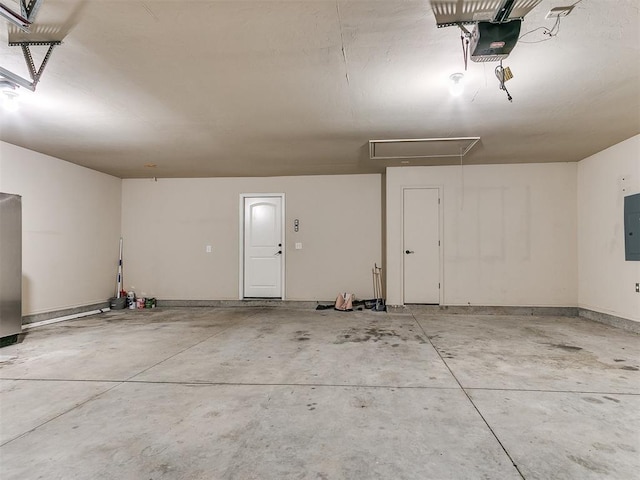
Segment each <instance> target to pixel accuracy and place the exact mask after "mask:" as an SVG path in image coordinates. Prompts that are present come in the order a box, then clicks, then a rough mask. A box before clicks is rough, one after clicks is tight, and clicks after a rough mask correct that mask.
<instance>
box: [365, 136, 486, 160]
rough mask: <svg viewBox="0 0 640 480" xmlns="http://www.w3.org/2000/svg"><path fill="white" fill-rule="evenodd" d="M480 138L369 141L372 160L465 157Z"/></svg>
mask: <svg viewBox="0 0 640 480" xmlns="http://www.w3.org/2000/svg"><path fill="white" fill-rule="evenodd" d="M479 140H480V137H459V138H412V139H400V140H369V158H370V159H371V160H396V159H408V158H443V157H458V158H460V157H463V156H464V155H466V154H467V153H468V152H469V150H471V148H472V147H473V146H474V145H475V144H476V143H478V141H479Z"/></svg>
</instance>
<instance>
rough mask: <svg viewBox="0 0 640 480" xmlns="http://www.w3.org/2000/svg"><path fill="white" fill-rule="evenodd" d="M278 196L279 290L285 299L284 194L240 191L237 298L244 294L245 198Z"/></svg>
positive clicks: (240, 298) (243, 297) (242, 296)
mask: <svg viewBox="0 0 640 480" xmlns="http://www.w3.org/2000/svg"><path fill="white" fill-rule="evenodd" d="M270 197H271V198H278V197H279V198H280V199H281V200H282V201H281V204H282V210H281V212H280V214H281V215H282V218H281V220H282V221H281V222H280V223H281V224H282V227H281V228H282V232H281V235H282V237H281V238H282V256H281V258H282V260H281V261H282V264H281V265H282V270H281V272H280V275H281V278H280V291H281V297H280V299H281V300H285V290H286V283H285V271H286V252H287V249H286V245H287V244H286V242H285V235H284V234H285V231H286V227H285V223H286V221H285V219H286V217H285V195H284V193H241V194H240V208H239V210H240V222H239V226H240V234H239V247H238V252H239V255H238V257H239V263H240V267H239V268H240V270H239V275H238V299H239V300H244V299H245V296H244V256H245V252H244V226H245V225H244V201H245V199H246V198H270ZM275 300H277V298H275Z"/></svg>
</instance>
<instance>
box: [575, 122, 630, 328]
mask: <svg viewBox="0 0 640 480" xmlns="http://www.w3.org/2000/svg"><path fill="white" fill-rule="evenodd" d="M635 193H640V135H637V136H635V137H632V138H630V139H628V140H626V141H624V142H621V143H619V144H617V145H614V146H612V147H610V148H608V149H606V150H604V151H602V152H600V153H597V154H595V155H593V156H591V157H589V158H586V159H584V160H582V161H581V162H579V163H578V265H579V268H578V282H579V283H578V285H579V286H578V305H579V306H580V307H581V308H586V309H589V310H594V311H597V312H601V313H607V314H610V315H616V316H619V317H623V318H628V319H630V320H636V321H640V294H639V293H635V284H636V282H640V262H635V261H634V262H632V261H625V259H624V217H623V212H624V197H625V196H626V195H631V194H635Z"/></svg>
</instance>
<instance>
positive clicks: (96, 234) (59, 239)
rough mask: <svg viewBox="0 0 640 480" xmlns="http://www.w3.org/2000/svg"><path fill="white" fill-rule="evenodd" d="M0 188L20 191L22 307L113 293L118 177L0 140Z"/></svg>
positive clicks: (81, 301)
mask: <svg viewBox="0 0 640 480" xmlns="http://www.w3.org/2000/svg"><path fill="white" fill-rule="evenodd" d="M0 191H2V192H5V193H15V194H19V195H22V232H23V240H22V248H23V251H22V270H23V292H22V294H23V299H22V314H23V315H30V314H36V313H42V312H49V311H55V310H61V309H65V308H71V307H76V306H83V305H89V304H93V303H99V302H105V301H106V300H108V298H109V297H111V296H113V295H114V293H115V282H116V272H117V264H118V241H119V237H120V198H121V180H120V179H119V178H115V177H112V176H110V175H105V174H102V173H98V172H95V171H93V170H90V169H88V168H84V167H79V166H77V165H74V164H71V163H68V162H65V161H62V160H59V159H56V158H53V157H50V156H47V155H42V154H40V153H36V152H33V151H31V150H26V149H24V148H20V147H16V146H14V145H10V144H8V143H5V142H0Z"/></svg>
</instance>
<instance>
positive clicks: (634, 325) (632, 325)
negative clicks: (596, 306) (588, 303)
mask: <svg viewBox="0 0 640 480" xmlns="http://www.w3.org/2000/svg"><path fill="white" fill-rule="evenodd" d="M578 316H579V317H582V318H586V319H588V320H592V321H594V322H598V323H604V324H605V325H610V326H612V327H617V328H621V329H622V330H626V331H628V332H633V333H637V334H640V322H636V321H635V320H629V319H628V318H622V317H617V316H615V315H610V314H608V313H601V312H596V311H594V310H588V309H586V308H579V309H578Z"/></svg>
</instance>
